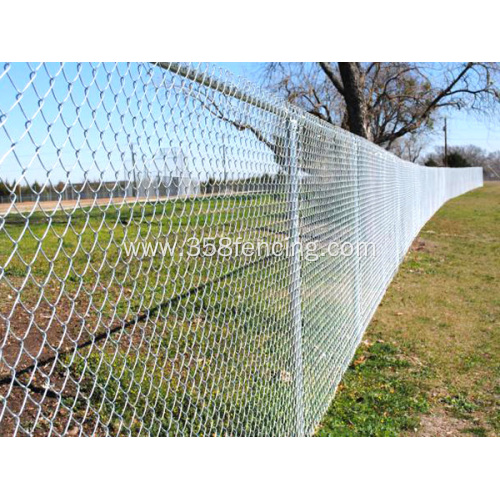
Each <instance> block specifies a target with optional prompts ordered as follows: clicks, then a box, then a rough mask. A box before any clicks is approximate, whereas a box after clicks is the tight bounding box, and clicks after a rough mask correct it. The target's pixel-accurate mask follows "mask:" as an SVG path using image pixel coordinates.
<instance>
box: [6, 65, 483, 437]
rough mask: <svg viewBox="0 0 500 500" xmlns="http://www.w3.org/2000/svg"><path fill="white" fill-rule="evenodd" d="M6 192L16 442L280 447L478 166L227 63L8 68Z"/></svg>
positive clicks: (323, 396) (304, 425)
mask: <svg viewBox="0 0 500 500" xmlns="http://www.w3.org/2000/svg"><path fill="white" fill-rule="evenodd" d="M0 180H1V187H2V192H1V193H0V296H1V297H2V301H1V304H0V349H1V350H0V434H1V435H75V436H76V435H134V436H137V435H172V436H177V435H244V436H246V435H273V436H278V435H309V434H311V433H313V432H314V429H315V428H316V427H317V425H318V423H319V422H320V420H321V418H322V416H323V415H324V413H325V411H326V410H327V408H328V406H329V404H330V403H331V401H332V399H333V397H334V394H335V390H336V387H337V385H338V383H339V381H340V379H341V377H342V374H343V373H344V371H345V370H346V368H347V366H348V365H349V362H350V361H351V359H352V357H353V354H354V351H355V349H356V347H357V345H358V344H359V342H360V341H361V338H362V335H363V332H364V331H365V329H366V327H367V325H368V323H369V321H370V319H371V317H372V315H373V313H374V312H375V310H376V308H377V306H378V304H379V302H380V300H381V299H382V297H383V295H384V293H385V290H386V289H387V287H388V285H389V283H390V281H391V279H392V278H393V276H394V274H395V273H396V271H397V269H398V267H399V265H400V263H401V261H402V260H403V258H404V256H405V254H406V252H407V250H408V248H409V247H410V245H411V243H412V241H413V239H414V238H415V236H416V235H417V234H418V232H419V230H420V229H421V227H422V226H423V224H425V222H426V221H427V220H428V219H429V218H430V217H431V216H432V215H433V213H434V212H435V211H436V210H437V209H438V208H439V207H440V206H441V205H442V204H443V203H444V202H446V201H447V200H449V199H450V198H453V197H454V196H458V195H460V194H462V193H465V192H466V191H469V190H471V189H474V188H477V187H479V186H481V185H482V170H481V169H480V168H464V169H449V168H430V167H422V166H418V165H414V164H411V163H408V162H405V161H402V160H400V159H399V158H397V157H395V156H394V155H392V154H390V153H388V152H386V151H385V150H383V149H381V148H379V147H377V146H375V145H373V144H371V143H369V142H367V141H365V140H363V139H360V138H359V137H357V136H354V135H352V134H350V133H348V132H346V131H344V130H341V129H339V128H336V127H333V126H330V125H328V124H326V123H324V122H321V121H319V120H317V119H316V118H314V117H312V116H311V115H309V114H307V113H305V112H303V111H301V110H300V109H298V108H295V107H293V106H290V105H289V104H287V103H285V102H283V101H282V100H281V99H280V98H278V97H277V96H273V95H271V94H269V93H267V92H265V91H263V90H261V89H259V88H258V87H256V86H254V85H252V84H250V83H249V82H247V81H244V80H242V79H235V78H234V77H233V76H231V75H229V74H228V73H224V72H222V71H220V70H218V69H216V68H214V67H212V66H206V65H186V64H180V63H140V64H132V63H130V64H121V63H116V64H80V63H79V64H69V63H68V64H48V63H42V64H26V65H21V64H12V65H11V64H4V65H3V66H2V67H1V73H0ZM238 242H239V243H238ZM245 242H246V243H247V244H248V245H250V246H252V245H254V246H255V244H256V243H259V244H263V245H267V247H265V248H266V249H267V250H266V251H264V252H255V251H254V252H248V253H244V252H241V251H238V252H237V251H236V250H237V249H241V247H237V245H236V243H238V244H242V243H245ZM360 243H369V244H371V245H373V248H374V253H373V254H370V255H367V256H363V255H359V254H358V253H357V252H353V253H352V254H350V255H349V253H348V252H346V253H345V254H335V255H334V254H333V253H331V252H330V249H331V247H332V245H335V248H337V249H338V248H339V247H342V245H344V244H348V245H349V246H352V247H356V248H357V247H359V244H360ZM158 244H161V245H163V247H161V246H158ZM148 245H149V246H148ZM273 245H274V246H276V247H280V246H281V247H284V248H286V249H290V248H291V249H292V251H287V252H281V253H276V252H272V251H269V249H270V248H271V247H272V246H273ZM165 247H168V248H167V250H169V251H164V250H165ZM304 247H308V248H312V247H314V255H315V256H314V258H309V257H310V256H309V257H308V256H307V255H306V253H305V252H304V251H299V249H302V250H303V248H304ZM221 249H222V250H224V249H227V250H226V251H225V254H224V252H221ZM208 250H210V251H208Z"/></svg>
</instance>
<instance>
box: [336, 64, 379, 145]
mask: <svg viewBox="0 0 500 500" xmlns="http://www.w3.org/2000/svg"><path fill="white" fill-rule="evenodd" d="M338 65H339V71H340V77H341V78H342V83H343V85H344V99H345V103H346V108H347V118H348V123H349V130H350V131H351V132H352V133H353V134H356V135H359V136H361V137H364V138H365V139H368V140H371V136H370V135H371V134H370V131H369V127H368V113H367V110H366V103H365V98H364V94H363V82H362V81H361V72H360V70H359V68H358V66H357V65H356V63H354V62H339V63H338Z"/></svg>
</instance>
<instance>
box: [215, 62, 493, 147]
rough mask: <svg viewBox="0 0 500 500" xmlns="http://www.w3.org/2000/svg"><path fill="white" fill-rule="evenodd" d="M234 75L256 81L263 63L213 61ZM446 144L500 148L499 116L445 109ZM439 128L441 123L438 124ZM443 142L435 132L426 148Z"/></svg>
mask: <svg viewBox="0 0 500 500" xmlns="http://www.w3.org/2000/svg"><path fill="white" fill-rule="evenodd" d="M215 64H217V65H219V66H222V67H223V68H225V69H228V70H229V71H231V72H233V73H234V74H236V75H240V76H244V77H246V78H248V79H250V80H253V81H255V82H258V75H257V74H258V70H259V67H260V66H261V65H262V64H263V63H243V62H226V63H221V62H219V63H215ZM446 116H447V118H448V144H449V145H450V146H466V145H469V144H474V145H476V146H479V147H481V148H484V149H486V150H487V151H498V150H500V117H499V116H496V117H493V118H481V119H479V118H478V117H477V116H473V115H471V114H470V113H467V112H466V111H454V110H449V111H447V115H446ZM437 128H438V129H439V130H441V129H442V124H441V125H438V126H437ZM442 144H444V138H443V134H442V133H441V132H439V133H437V134H436V135H435V136H434V137H432V138H431V143H430V144H429V147H428V148H426V150H432V149H433V148H434V147H435V146H436V145H438V146H440V145H442Z"/></svg>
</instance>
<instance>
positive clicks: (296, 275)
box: [288, 118, 305, 436]
mask: <svg viewBox="0 0 500 500" xmlns="http://www.w3.org/2000/svg"><path fill="white" fill-rule="evenodd" d="M297 149H298V148H297V120H295V119H293V118H292V119H289V120H288V155H289V168H290V171H289V177H290V183H289V184H290V192H289V204H290V248H291V250H292V256H291V257H292V260H291V266H290V298H291V314H292V335H293V355H294V382H295V414H296V431H297V436H304V435H305V424H304V368H303V364H302V311H301V309H302V303H301V276H300V248H299V247H300V228H299V172H298V161H297Z"/></svg>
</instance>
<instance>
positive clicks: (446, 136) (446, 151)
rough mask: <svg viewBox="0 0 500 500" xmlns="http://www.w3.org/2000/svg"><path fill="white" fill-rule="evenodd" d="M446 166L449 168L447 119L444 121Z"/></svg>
mask: <svg viewBox="0 0 500 500" xmlns="http://www.w3.org/2000/svg"><path fill="white" fill-rule="evenodd" d="M443 130H444V166H445V167H447V166H448V123H447V118H445V119H444V127H443Z"/></svg>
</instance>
